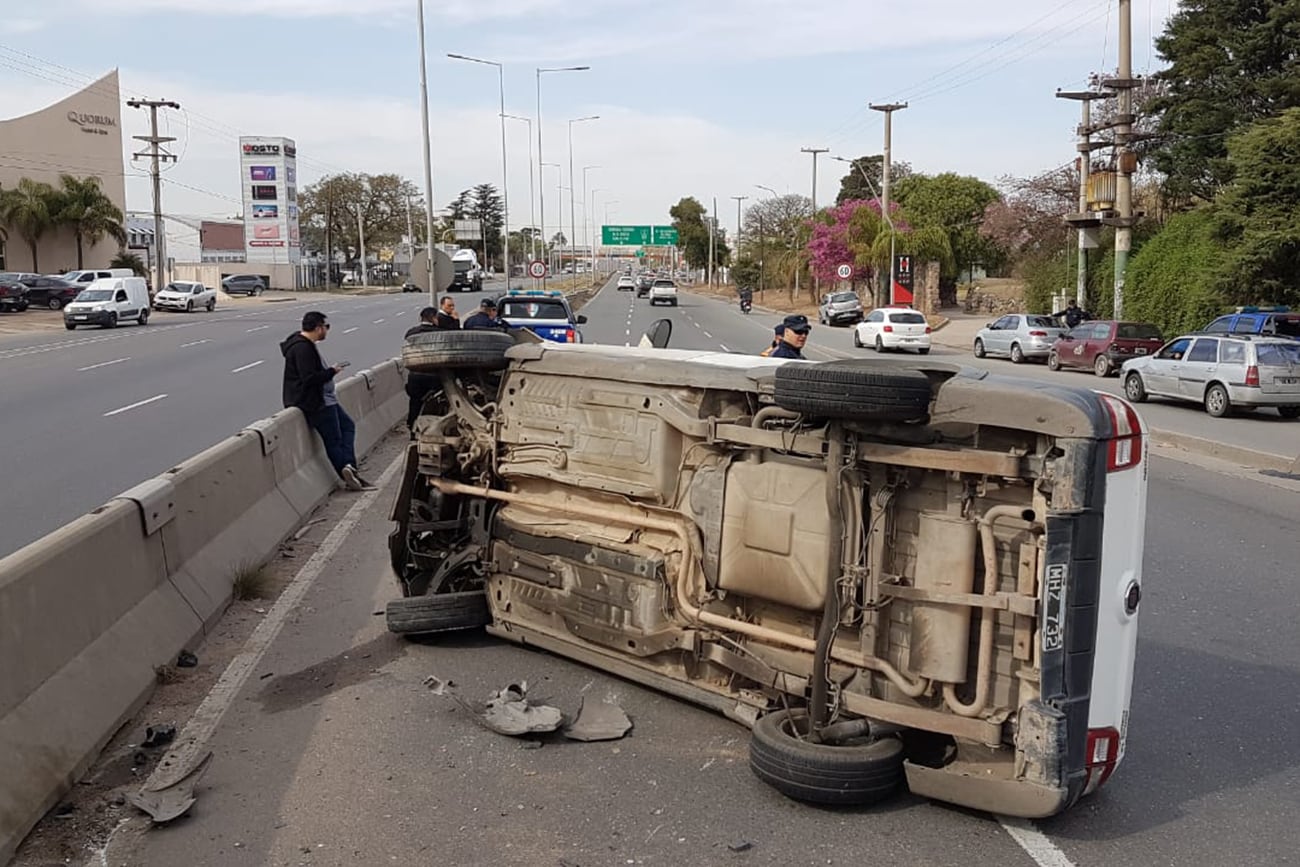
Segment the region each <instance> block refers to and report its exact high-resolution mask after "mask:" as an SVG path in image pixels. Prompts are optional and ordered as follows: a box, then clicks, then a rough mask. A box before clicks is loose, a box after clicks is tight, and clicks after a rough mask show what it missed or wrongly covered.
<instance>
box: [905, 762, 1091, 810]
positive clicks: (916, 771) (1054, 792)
mask: <svg viewBox="0 0 1300 867" xmlns="http://www.w3.org/2000/svg"><path fill="white" fill-rule="evenodd" d="M903 769H904V770H905V771H906V773H907V787H908V788H909V789H911V790H912V793H913V794H916V795H920V796H921V797H924V798H936V799H938V800H941V801H948V802H950V803H953V804H959V805H961V806H963V807H970V808H971V809H975V810H987V811H988V812H990V813H1000V814H1003V815H1006V816H1020V817H1022V818H1025V819H1041V818H1043V817H1045V816H1054V815H1056V814H1057V813H1059V812H1061V811H1062V810H1064V809H1065V808H1066V806H1068V804H1069V800H1070V793H1069V790H1067V789H1064V788H1058V787H1055V786H1044V785H1040V784H1038V783H1031V782H1029V781H1028V780H1007V779H1000V778H998V777H989V776H982V775H976V774H966V773H962V772H960V771H954V770H949V769H946V768H927V767H925V766H924V765H914V764H912V763H911V762H904V763H903Z"/></svg>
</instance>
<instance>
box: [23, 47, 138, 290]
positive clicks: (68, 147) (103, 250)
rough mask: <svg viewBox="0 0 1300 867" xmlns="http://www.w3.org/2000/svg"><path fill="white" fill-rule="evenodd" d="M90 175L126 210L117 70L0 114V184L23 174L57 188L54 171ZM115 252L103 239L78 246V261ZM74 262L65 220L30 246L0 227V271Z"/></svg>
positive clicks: (90, 262)
mask: <svg viewBox="0 0 1300 867" xmlns="http://www.w3.org/2000/svg"><path fill="white" fill-rule="evenodd" d="M65 174H67V175H73V176H75V177H78V178H85V177H96V178H98V179H99V182H100V186H101V187H102V188H103V190H104V194H105V195H106V196H108V198H109V200H110V201H112V202H113V204H115V205H117V207H118V208H119V209H120V210H121V211H122V212H123V214H125V213H126V172H125V165H124V162H123V157H122V102H121V94H120V92H119V89H118V78H117V70H113V71H112V72H110V73H109V74H108V75H106V76H104V77H103V78H101V79H99V80H98V81H96V82H94V83H93V84H91V85H89V86H88V87H86V88H85V89H84V90H81V91H78V92H77V93H74V94H72V95H71V96H69V97H68V98H67V99H63V100H60V101H59V102H56V103H55V104H54V105H51V106H49V107H47V108H44V109H41V110H40V111H36V112H33V113H32V114H28V115H24V116H22V117H15V118H10V119H9V120H0V189H12V188H13V187H15V186H17V185H18V182H19V181H20V180H21V179H23V178H30V179H31V180H33V181H39V182H44V183H47V184H50V185H51V186H53V187H55V188H56V189H57V188H58V187H59V185H60V184H59V176H60V175H65ZM117 252H118V244H117V241H116V240H114V239H113V238H104V239H103V240H101V241H100V242H99V243H98V244H95V245H93V246H86V247H84V249H83V254H84V259H83V264H84V267H86V268H103V267H106V266H107V265H108V263H109V261H110V260H111V259H112V258H113V256H115V255H116V254H117ZM76 267H77V246H76V239H75V238H74V237H73V233H72V230H71V229H70V228H68V227H66V226H63V227H57V228H54V229H50V230H48V231H46V232H45V233H43V234H42V235H41V237H40V238H38V239H37V241H36V257H35V261H33V257H32V252H31V249H30V245H29V244H28V242H27V239H25V238H24V237H23V236H22V235H21V234H20V233H19V232H18V231H17V230H16V229H15V228H14V227H12V226H0V271H40V272H41V273H46V274H49V273H54V272H56V271H66V270H71V269H73V268H76Z"/></svg>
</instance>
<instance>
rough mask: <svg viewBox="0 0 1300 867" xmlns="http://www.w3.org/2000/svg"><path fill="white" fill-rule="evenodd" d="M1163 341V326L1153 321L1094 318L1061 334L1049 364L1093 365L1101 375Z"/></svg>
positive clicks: (1151, 349) (1058, 366)
mask: <svg viewBox="0 0 1300 867" xmlns="http://www.w3.org/2000/svg"><path fill="white" fill-rule="evenodd" d="M1163 345H1164V338H1163V337H1161V336H1160V329H1159V328H1157V327H1156V326H1154V325H1152V324H1150V323H1149V322H1116V321H1114V320H1110V319H1103V320H1093V321H1090V322H1083V323H1081V324H1079V325H1076V326H1075V327H1074V328H1072V329H1071V330H1069V331H1067V332H1065V333H1064V334H1062V335H1061V336H1060V337H1058V338H1057V339H1056V343H1054V344H1053V345H1052V350H1051V352H1049V353H1048V355H1047V366H1048V367H1049V368H1051V369H1052V370H1060V369H1061V368H1062V367H1076V368H1080V369H1089V368H1090V369H1091V370H1092V372H1093V373H1095V374H1097V375H1098V376H1110V375H1111V374H1112V373H1114V372H1116V371H1118V370H1119V368H1120V365H1121V364H1123V363H1124V362H1126V361H1128V360H1129V359H1130V358H1140V357H1141V356H1143V355H1150V354H1152V353H1154V352H1156V351H1157V350H1159V349H1160V347H1161V346H1163Z"/></svg>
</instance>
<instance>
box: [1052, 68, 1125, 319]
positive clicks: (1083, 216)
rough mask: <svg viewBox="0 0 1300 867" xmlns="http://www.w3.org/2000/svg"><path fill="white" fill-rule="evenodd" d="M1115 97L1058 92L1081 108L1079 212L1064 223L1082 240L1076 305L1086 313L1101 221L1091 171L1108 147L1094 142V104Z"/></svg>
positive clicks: (1081, 92) (1062, 97) (1094, 93)
mask: <svg viewBox="0 0 1300 867" xmlns="http://www.w3.org/2000/svg"><path fill="white" fill-rule="evenodd" d="M1111 96H1112V94H1109V93H1101V92H1099V91H1094V90H1083V91H1062V90H1058V91H1057V92H1056V98H1057V99H1073V100H1077V101H1078V102H1079V103H1080V105H1081V107H1082V114H1081V117H1080V120H1079V143H1078V145H1077V150H1078V151H1079V212H1078V213H1077V214H1070V215H1069V216H1067V217H1066V218H1065V221H1066V222H1067V223H1069V224H1070V225H1071V226H1073V227H1074V229H1075V230H1076V232H1077V233H1078V236H1079V270H1078V279H1077V281H1076V284H1075V301H1076V302H1077V303H1078V305H1079V306H1080V307H1082V308H1084V309H1087V306H1088V303H1087V302H1088V250H1089V248H1090V247H1091V246H1092V245H1091V243H1090V240H1091V239H1090V236H1089V234H1088V233H1089V231H1090V230H1092V229H1095V228H1096V227H1098V226H1100V225H1101V220H1099V219H1097V218H1096V217H1095V216H1093V214H1092V213H1091V212H1090V211H1089V210H1088V178H1089V175H1090V173H1091V171H1092V152H1093V151H1094V150H1095V149H1097V148H1099V147H1106V146H1107V144H1106V142H1093V140H1092V134H1093V132H1095V130H1094V129H1093V128H1092V101H1093V100H1094V99H1110V98H1111Z"/></svg>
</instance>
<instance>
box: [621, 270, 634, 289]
mask: <svg viewBox="0 0 1300 867" xmlns="http://www.w3.org/2000/svg"><path fill="white" fill-rule="evenodd" d="M635 290H636V280H635V279H634V278H633V277H632V275H631V274H624V275H623V276H622V277H619V278H618V291H620V292H632V291H635Z"/></svg>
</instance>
